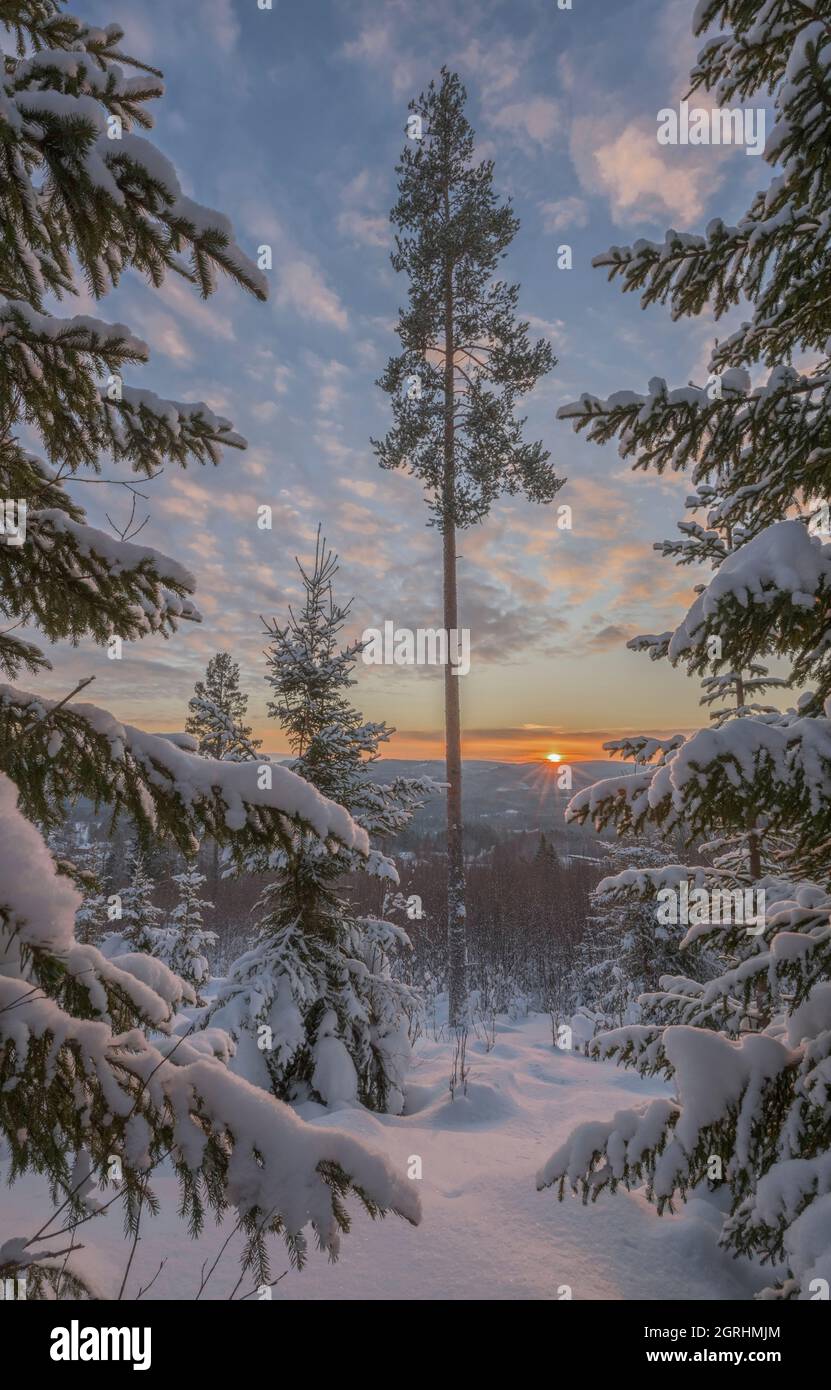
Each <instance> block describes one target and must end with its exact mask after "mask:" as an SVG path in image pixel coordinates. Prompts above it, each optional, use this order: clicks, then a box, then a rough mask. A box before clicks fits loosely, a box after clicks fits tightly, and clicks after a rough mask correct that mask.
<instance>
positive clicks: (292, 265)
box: [275, 259, 349, 331]
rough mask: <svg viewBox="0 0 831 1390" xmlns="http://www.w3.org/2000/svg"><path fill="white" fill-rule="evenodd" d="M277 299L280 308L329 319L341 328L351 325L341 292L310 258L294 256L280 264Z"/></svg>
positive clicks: (304, 315)
mask: <svg viewBox="0 0 831 1390" xmlns="http://www.w3.org/2000/svg"><path fill="white" fill-rule="evenodd" d="M275 301H276V303H277V304H278V306H279V307H280V308H281V309H285V308H289V309H294V311H295V313H298V314H300V316H301V318H305V319H313V320H315V321H316V322H317V323H328V324H331V325H332V327H333V328H340V329H341V330H342V331H345V330H346V328H347V327H348V325H349V320H348V317H347V313H346V309H345V308H344V306H343V304H342V302H341V300H340V298H339V296H338V295H337V294H336V292H335V291H334V290H333V289H330V288H329V286H328V285H327V284H326V281H325V279H324V277H323V275H322V273H321V272H320V271H319V270H318V269H317V268H316V267H315V266H313V265H312V264H311V263H310V262H309V261H304V260H299V259H294V260H290V261H286V262H284V264H283V265H281V267H280V277H279V282H278V286H277V294H276V297H275Z"/></svg>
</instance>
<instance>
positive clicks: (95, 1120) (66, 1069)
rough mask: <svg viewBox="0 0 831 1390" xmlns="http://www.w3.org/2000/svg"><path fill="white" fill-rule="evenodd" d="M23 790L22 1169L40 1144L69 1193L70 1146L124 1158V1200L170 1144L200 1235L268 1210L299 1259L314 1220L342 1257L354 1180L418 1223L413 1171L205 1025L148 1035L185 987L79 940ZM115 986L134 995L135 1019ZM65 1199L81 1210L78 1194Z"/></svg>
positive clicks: (18, 1129)
mask: <svg viewBox="0 0 831 1390" xmlns="http://www.w3.org/2000/svg"><path fill="white" fill-rule="evenodd" d="M16 800H17V798H16V792H15V788H14V786H13V784H12V783H11V782H10V781H9V779H8V778H7V777H5V775H0V823H1V824H2V831H3V838H2V843H3V854H4V858H7V859H8V860H10V861H13V862H15V863H17V864H19V863H21V862H24V861H25V862H26V864H27V866H28V870H27V873H26V874H19V873H16V874H8V873H4V874H3V875H2V887H1V888H0V924H2V929H1V930H0V936H1V937H2V939H3V940H4V941H5V947H4V955H3V973H2V976H0V1039H2V1046H0V1077H2V1086H3V1093H4V1107H5V1108H6V1110H7V1117H6V1118H7V1122H8V1123H7V1125H5V1126H4V1128H5V1129H6V1132H7V1138H8V1139H9V1143H10V1152H11V1163H12V1176H14V1175H15V1173H16V1172H20V1171H23V1170H25V1169H26V1168H27V1167H28V1166H29V1164H30V1163H31V1161H32V1155H33V1154H35V1155H37V1158H36V1159H35V1165H36V1166H37V1167H38V1169H39V1170H40V1171H43V1172H46V1173H47V1174H48V1176H49V1179H50V1183H51V1186H52V1190H53V1194H55V1193H58V1192H63V1193H64V1194H67V1193H70V1192H71V1191H72V1186H73V1184H72V1174H71V1162H70V1160H71V1156H72V1155H73V1154H74V1155H77V1154H79V1153H81V1152H86V1153H87V1154H88V1155H89V1163H90V1169H89V1171H90V1172H91V1173H92V1174H100V1175H101V1177H102V1180H103V1177H104V1175H105V1174H106V1173H107V1171H108V1162H109V1159H110V1157H111V1156H112V1155H113V1154H116V1155H119V1156H120V1158H121V1162H122V1165H123V1182H124V1192H123V1196H124V1199H125V1201H127V1202H128V1203H129V1202H130V1201H135V1200H137V1196H138V1195H141V1196H142V1198H143V1196H144V1185H145V1184H146V1175H147V1173H148V1171H149V1170H150V1169H151V1168H152V1167H153V1166H154V1165H155V1163H156V1162H157V1161H158V1160H159V1159H160V1156H162V1155H167V1154H170V1156H171V1159H172V1162H173V1166H174V1168H175V1171H176V1173H177V1175H178V1178H179V1181H180V1184H181V1187H182V1200H183V1205H184V1209H185V1211H186V1212H187V1214H188V1218H189V1220H190V1223H191V1228H192V1230H194V1231H195V1230H198V1229H199V1228H200V1225H201V1222H202V1220H203V1216H204V1211H205V1209H206V1208H210V1209H212V1210H214V1211H215V1212H217V1213H220V1212H222V1211H223V1210H224V1209H225V1208H226V1207H228V1206H234V1207H236V1208H237V1210H238V1211H239V1215H240V1218H241V1223H242V1227H243V1229H244V1230H245V1231H246V1232H247V1233H248V1234H253V1233H255V1231H256V1229H257V1227H258V1224H260V1223H262V1221H263V1217H264V1214H267V1227H266V1229H267V1230H269V1231H274V1232H279V1233H281V1234H282V1235H283V1236H284V1238H285V1239H286V1241H287V1243H288V1245H289V1248H290V1250H291V1252H292V1255H293V1258H295V1259H298V1260H299V1259H302V1256H303V1252H304V1241H303V1236H302V1231H303V1228H304V1227H305V1226H306V1225H308V1224H309V1223H311V1225H312V1226H313V1228H314V1230H315V1233H316V1235H317V1237H318V1239H319V1241H320V1242H321V1244H322V1245H323V1246H324V1247H325V1248H327V1249H329V1250H331V1251H332V1252H336V1250H337V1245H338V1238H339V1234H340V1231H341V1230H343V1229H345V1228H346V1225H347V1222H346V1216H345V1212H344V1209H343V1207H342V1198H343V1196H344V1195H346V1193H347V1192H348V1191H355V1192H356V1193H357V1195H358V1197H359V1198H360V1200H361V1201H362V1202H363V1204H364V1205H365V1207H366V1208H367V1210H369V1211H370V1212H371V1213H372V1214H377V1213H379V1212H382V1211H384V1210H394V1211H397V1212H398V1213H399V1214H400V1215H403V1216H405V1217H406V1218H407V1219H409V1220H416V1219H417V1215H418V1205H417V1199H416V1198H415V1197H414V1195H413V1189H412V1185H411V1184H410V1183H408V1182H407V1181H406V1179H405V1177H404V1175H403V1174H402V1175H401V1176H400V1177H398V1176H397V1175H395V1174H394V1173H393V1171H392V1170H391V1169H390V1167H389V1166H388V1165H387V1163H386V1161H385V1160H384V1159H381V1158H380V1157H376V1156H375V1155H373V1154H370V1153H368V1152H367V1151H366V1150H365V1149H364V1148H363V1146H362V1145H360V1144H359V1143H357V1142H356V1141H355V1140H353V1139H351V1138H349V1137H348V1136H346V1135H342V1134H338V1133H335V1132H331V1131H327V1130H316V1129H312V1128H310V1127H308V1126H306V1125H305V1124H304V1123H303V1122H302V1121H301V1120H300V1119H299V1118H298V1117H297V1116H296V1115H294V1114H293V1112H291V1111H290V1110H288V1109H287V1108H286V1107H284V1106H282V1105H280V1104H279V1103H278V1102H276V1101H275V1100H274V1099H273V1098H272V1097H271V1096H269V1095H267V1094H265V1093H264V1092H262V1091H261V1090H259V1089H257V1088H255V1087H252V1086H249V1085H248V1084H247V1083H246V1082H244V1081H241V1080H240V1079H239V1078H237V1077H235V1076H233V1075H231V1073H230V1072H229V1071H228V1070H227V1067H226V1066H225V1065H224V1062H223V1060H221V1059H219V1058H218V1057H216V1056H215V1055H214V1053H213V1040H212V1038H211V1037H210V1036H209V1035H206V1034H203V1035H202V1036H201V1038H200V1039H199V1040H198V1042H193V1041H191V1040H190V1039H183V1038H181V1037H180V1038H178V1039H176V1040H175V1041H174V1040H173V1039H170V1045H169V1046H167V1047H166V1048H165V1049H164V1050H161V1049H160V1047H158V1046H156V1045H154V1044H152V1043H150V1042H149V1041H148V1038H147V1037H146V1034H145V1032H144V1031H143V1029H142V1027H140V1026H137V1025H138V1023H139V1022H140V1021H141V1020H142V1019H144V1020H145V1021H146V1022H147V1023H150V1022H153V1023H154V1025H155V1026H156V1027H161V1028H164V1027H165V1026H166V1025H167V1024H168V1023H169V1020H170V1017H171V1014H172V1011H173V1009H174V1008H175V1006H176V1004H177V1002H178V1001H179V1000H180V999H181V996H182V986H181V982H180V981H177V980H176V977H175V976H173V975H171V973H170V972H169V971H167V970H166V968H165V967H164V966H163V965H162V964H161V962H159V961H154V960H152V959H151V958H149V957H141V961H142V962H143V964H142V965H141V966H139V963H138V961H137V960H136V958H134V957H125V958H122V959H121V960H115V961H107V960H106V959H105V958H104V957H103V956H102V955H101V954H100V952H98V951H97V950H96V949H95V948H94V947H92V946H87V947H81V946H79V945H78V944H77V943H76V942H75V939H74V916H75V912H76V910H77V907H78V904H79V902H80V896H79V894H78V893H77V891H76V889H75V888H74V887H73V886H72V885H71V883H70V882H69V881H68V880H67V879H66V878H64V877H63V876H61V875H60V874H58V873H57V871H56V869H55V866H54V863H53V861H52V859H51V856H50V855H49V853H48V851H47V849H46V846H45V845H44V843H43V841H42V839H41V837H40V835H39V833H38V831H37V830H36V829H35V828H34V826H32V825H31V824H30V823H29V822H28V821H27V820H25V819H24V817H23V816H22V815H21V813H20V811H19V810H18V809H17V806H16ZM125 967H126V968H125ZM133 970H135V971H136V974H135V975H134V974H132V973H131V972H132V971H133ZM47 982H48V983H49V986H50V993H49V994H48V995H47V994H46V993H45V991H44V990H42V989H41V990H35V991H33V989H32V984H33V983H35V984H37V983H41V984H46V983H47ZM174 986H175V988H173V987H174ZM185 988H186V987H185ZM120 991H123V995H129V999H130V1009H129V1010H127V1011H126V1013H127V1018H126V1019H125V1018H123V1017H122V1010H121V1008H120V1005H119V1002H118V996H119V992H120ZM160 991H161V992H160ZM81 992H83V993H85V995H86V1008H84V1009H83V1010H81V1009H79V1008H78V1004H79V995H80V993H81ZM123 995H122V997H123ZM67 1005H68V1007H66V1006H67ZM130 1014H132V1017H130ZM82 1015H83V1016H82ZM122 1023H126V1025H127V1026H126V1028H122V1026H121V1025H122ZM139 1189H141V1192H139ZM69 1205H70V1207H71V1209H72V1212H73V1214H75V1215H79V1214H83V1203H82V1202H81V1200H80V1194H79V1193H76V1194H75V1195H74V1196H73V1197H72V1199H71V1201H70V1204H69Z"/></svg>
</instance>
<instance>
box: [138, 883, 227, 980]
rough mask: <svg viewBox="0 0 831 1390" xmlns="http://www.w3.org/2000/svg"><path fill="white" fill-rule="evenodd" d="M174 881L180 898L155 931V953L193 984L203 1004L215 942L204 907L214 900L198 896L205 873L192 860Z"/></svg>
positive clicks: (175, 973) (211, 904)
mask: <svg viewBox="0 0 831 1390" xmlns="http://www.w3.org/2000/svg"><path fill="white" fill-rule="evenodd" d="M173 882H174V883H175V885H176V889H177V893H178V901H177V903H176V906H175V907H174V909H173V911H172V912H171V914H170V916H169V918H168V919H167V921H166V922H165V924H164V925H163V926H161V927H159V928H158V929H157V931H156V934H155V939H154V942H153V954H154V955H155V956H156V957H157V959H159V960H162V961H164V963H165V965H166V966H168V968H169V969H170V970H172V971H173V973H174V975H178V976H179V979H180V980H184V981H185V983H186V984H188V985H190V987H191V989H192V990H193V992H194V994H195V996H196V1002H197V1004H198V1005H200V1006H204V1003H205V1001H204V999H203V998H202V997H201V995H200V990H201V989H202V987H203V986H204V985H205V984H206V982H207V981H208V979H209V978H210V967H209V964H208V958H207V956H206V954H205V953H206V951H209V950H210V949H211V947H212V946H213V945H214V943H215V942H216V932H213V931H208V930H206V928H205V924H204V912H205V909H208V910H210V909H211V908H212V907H213V903H209V902H208V901H207V900H206V899H204V898H200V896H199V894H200V892H201V890H202V887H203V885H204V883H205V875H204V874H200V873H199V871H198V869H197V868H196V867H195V865H194V864H192V863H191V864H189V865H188V866H187V867H186V868H185V869H183V871H182V872H181V873H180V874H174V875H173Z"/></svg>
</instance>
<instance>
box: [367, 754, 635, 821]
mask: <svg viewBox="0 0 831 1390" xmlns="http://www.w3.org/2000/svg"><path fill="white" fill-rule="evenodd" d="M569 767H570V768H571V789H570V790H567V789H565V788H562V789H561V788H560V787H558V785H557V773H558V766H557V764H556V763H546V762H533V763H500V762H487V761H485V760H483V759H482V760H480V759H470V760H466V761H465V763H464V765H463V769H462V797H463V811H464V818H465V823H466V826H467V828H468V829H472V828H473V827H474V826H479V827H484V826H486V825H490V826H491V827H492V828H493V830H494V831H495V832H496V834H497V835H498V836H499V837H500V838H501V836H502V835H504V834H505V833H506V832H510V831H529V830H537V829H539V830H545V831H550V832H552V833H555V834H556V835H557V836H558V838H559V837H561V836H562V835H563V834H564V833H566V834H568V836H569V838H571V837H572V836H579V837H582V836H583V835H584V834H585V832H584V831H581V830H580V829H579V828H578V827H567V826H566V824H565V821H564V817H563V813H564V811H565V808H566V806H567V804H568V802H569V801H570V800H571V797H572V796H574V794H575V792H578V791H581V790H582V788H583V787H587V786H590V785H591V784H592V783H593V782H598V781H600V779H601V778H603V777H618V776H626V775H631V773H632V772H633V771H634V769H633V767H632V765H631V764H626V763H618V762H611V761H608V760H602V761H597V762H574V763H570V764H569ZM370 776H371V777H372V779H373V781H375V782H388V781H390V780H391V779H392V778H393V777H432V778H433V779H434V780H435V781H436V782H443V781H444V780H445V768H444V762H443V760H441V759H438V758H427V759H424V760H423V761H415V760H410V759H406V758H379V760H378V761H377V762H376V763H373V765H372V767H371V769H370ZM443 825H444V795H443V794H439V795H437V796H435V797H433V798H432V800H431V801H430V802H429V803H428V804H427V805H426V806H424V807H422V809H421V810H420V811H418V812H417V813H416V815H415V816H414V818H413V821H412V824H411V827H410V830H409V832H408V833H407V835H406V838H407V839H409V838H410V837H411V836H413V835H425V834H434V833H436V832H437V831H439V830H441V829H442V828H443ZM591 833H592V835H594V832H593V831H592V832H591Z"/></svg>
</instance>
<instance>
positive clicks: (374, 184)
mask: <svg viewBox="0 0 831 1390" xmlns="http://www.w3.org/2000/svg"><path fill="white" fill-rule="evenodd" d="M382 189H383V183H382V180H381V179H380V178H379V177H378V175H377V174H376V175H372V174H370V172H369V170H368V169H361V171H360V173H358V174H356V175H355V177H354V179H351V180H350V182H349V183H348V184H347V185H346V187H345V188H344V190H343V192H342V194H341V202H342V203H343V211H342V212H341V213H340V214H339V216H338V221H337V227H338V231H339V232H341V233H343V235H344V236H347V237H349V239H350V240H351V241H353V242H357V243H358V244H359V245H361V246H384V247H388V246H389V244H390V224H389V217H388V216H387V215H385V214H384V213H382V212H381V211H380V209H379V204H380V199H381V196H382Z"/></svg>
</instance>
